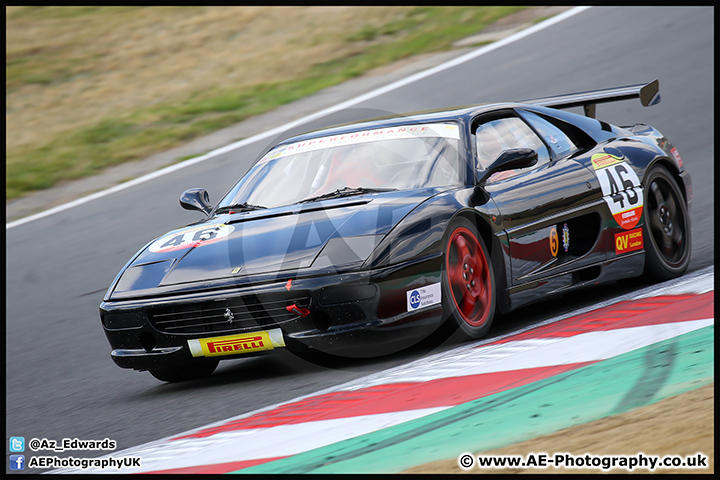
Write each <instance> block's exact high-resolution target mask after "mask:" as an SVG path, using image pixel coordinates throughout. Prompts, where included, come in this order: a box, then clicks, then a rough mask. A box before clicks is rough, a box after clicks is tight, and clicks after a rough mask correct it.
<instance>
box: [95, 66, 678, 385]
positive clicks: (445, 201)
mask: <svg viewBox="0 0 720 480" xmlns="http://www.w3.org/2000/svg"><path fill="white" fill-rule="evenodd" d="M658 88H659V87H658V81H657V80H655V81H653V82H651V83H648V84H640V85H631V86H627V87H618V88H610V89H604V90H597V91H590V92H584V93H575V94H568V95H562V96H556V97H549V98H542V99H536V100H532V101H526V102H522V103H500V104H491V105H479V106H473V107H462V108H455V109H451V110H444V111H435V112H431V113H422V114H413V115H403V116H397V117H394V118H383V119H379V120H373V121H366V122H363V123H357V124H352V125H344V126H338V127H334V128H328V129H323V130H319V131H315V132H312V133H307V134H304V135H300V136H296V137H293V138H288V139H286V140H284V141H282V142H281V143H279V144H277V145H275V146H273V147H272V148H270V149H269V150H268V151H267V152H266V153H264V154H263V155H262V156H261V158H260V159H259V160H258V161H257V162H256V163H255V165H254V166H253V167H252V168H250V170H249V171H248V172H247V173H246V174H245V175H244V176H243V177H242V178H241V179H240V180H239V181H238V182H237V183H236V184H235V186H233V187H232V189H231V190H230V191H229V192H228V193H227V194H226V195H225V196H224V197H223V198H222V199H221V200H220V202H219V203H217V204H216V205H212V204H211V203H210V200H209V195H208V193H207V192H206V191H205V190H203V189H200V188H193V189H190V190H187V191H186V192H184V193H183V194H182V196H181V197H180V204H181V205H182V206H183V207H184V208H187V209H193V210H197V211H199V212H202V214H203V215H204V216H205V218H204V219H202V220H200V221H198V222H196V223H193V224H190V225H187V226H184V227H182V228H178V229H176V230H172V231H171V232H168V233H166V234H164V235H161V236H160V237H158V238H156V239H154V240H152V241H150V242H149V243H148V244H147V245H145V246H144V247H143V248H142V249H141V250H140V251H139V252H138V253H137V254H136V255H135V256H134V257H133V258H132V259H131V260H130V261H129V262H128V263H127V264H126V265H125V266H124V267H123V269H122V270H121V272H120V273H119V274H118V275H117V277H116V278H115V280H114V281H113V283H112V285H111V286H110V288H109V289H108V291H107V294H106V295H105V298H104V301H103V302H102V304H101V305H100V316H101V320H102V325H103V328H104V330H105V333H106V335H107V338H108V340H109V341H110V345H111V346H112V348H113V350H112V353H111V356H112V359H113V360H114V361H115V363H116V364H117V365H118V366H120V367H123V368H133V369H136V370H149V371H150V373H151V374H152V375H153V376H155V377H156V378H158V379H160V380H164V381H169V382H174V381H180V380H186V379H193V378H200V377H203V376H207V375H209V374H211V373H212V372H213V371H214V369H215V368H216V366H217V365H218V361H219V360H223V359H236V358H241V357H245V356H250V355H259V354H268V353H271V352H272V351H273V350H275V349H278V348H283V347H285V348H288V349H289V350H291V351H295V352H299V353H308V352H311V353H312V352H321V354H322V355H330V356H332V355H334V356H344V357H369V356H378V355H385V354H389V353H392V352H397V351H399V350H401V349H404V348H407V347H409V346H412V345H414V344H416V343H417V342H419V341H421V340H423V339H426V338H432V336H433V335H437V332H439V331H440V330H441V327H442V329H443V331H444V329H447V328H448V325H449V326H451V327H452V328H453V329H454V330H455V331H457V330H458V329H459V330H460V332H461V333H462V334H464V335H465V336H466V337H469V338H473V339H477V338H480V337H482V336H483V335H485V334H486V333H487V332H488V329H489V328H490V326H491V324H492V322H493V319H494V317H495V315H496V314H500V315H501V314H505V313H507V312H510V311H511V310H513V309H516V308H518V307H520V306H523V305H527V304H529V303H531V302H536V301H539V300H544V299H546V298H548V297H549V296H551V295H558V294H563V293H567V292H570V291H572V290H575V289H579V288H583V287H587V286H591V285H597V284H601V283H604V282H612V281H616V280H620V279H625V278H631V277H638V276H644V277H646V278H647V279H655V280H663V279H669V278H672V277H676V276H679V275H682V274H683V272H684V271H685V270H686V269H687V266H688V262H689V259H690V205H691V201H692V188H691V182H690V176H689V175H688V172H687V170H686V169H685V168H684V166H683V161H682V159H681V157H680V155H679V153H678V151H677V150H676V149H675V148H674V147H673V145H672V144H671V143H670V141H669V140H668V139H667V138H665V137H664V136H663V135H662V134H661V133H660V132H659V131H658V130H656V129H655V128H653V127H651V126H649V125H644V124H640V123H638V124H635V125H629V126H622V127H620V126H615V125H610V124H608V123H606V122H604V121H601V120H598V119H596V118H595V111H596V105H597V104H601V103H605V102H614V101H621V100H628V99H636V98H637V99H639V100H640V102H641V104H642V105H643V106H650V105H654V104H656V103H658V102H659V101H660V96H659V94H658ZM573 107H577V109H578V110H577V111H579V109H580V107H582V110H583V112H584V115H581V114H576V113H571V112H568V111H567V109H568V108H573Z"/></svg>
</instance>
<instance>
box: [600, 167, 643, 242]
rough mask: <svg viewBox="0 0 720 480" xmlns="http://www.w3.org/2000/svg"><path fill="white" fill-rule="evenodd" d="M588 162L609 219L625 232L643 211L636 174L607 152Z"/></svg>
mask: <svg viewBox="0 0 720 480" xmlns="http://www.w3.org/2000/svg"><path fill="white" fill-rule="evenodd" d="M591 161H592V165H593V168H594V169H595V175H597V178H598V181H599V182H600V188H601V189H602V193H603V198H604V199H605V203H607V205H608V208H610V213H612V215H613V218H615V221H616V222H617V223H618V225H620V226H621V227H622V228H624V229H625V230H629V229H631V228H634V227H635V226H636V225H637V224H638V222H639V221H640V217H641V216H642V211H643V192H642V185H640V179H639V178H638V176H637V174H636V173H635V171H634V170H633V169H632V167H631V166H630V165H628V164H627V163H626V162H624V161H623V157H617V156H615V155H611V154H609V153H596V154H595V155H593V156H592V158H591Z"/></svg>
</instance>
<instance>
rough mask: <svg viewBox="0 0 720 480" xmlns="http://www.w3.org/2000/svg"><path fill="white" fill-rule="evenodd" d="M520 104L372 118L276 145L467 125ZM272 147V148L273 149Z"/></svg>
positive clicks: (489, 105)
mask: <svg viewBox="0 0 720 480" xmlns="http://www.w3.org/2000/svg"><path fill="white" fill-rule="evenodd" d="M520 105H521V104H517V103H491V104H484V105H473V106H463V107H453V108H451V109H438V110H429V111H423V112H414V113H408V114H396V115H390V116H387V117H381V118H374V119H369V120H363V121H361V122H353V123H347V124H343V125H336V126H333V127H328V128H323V129H320V130H313V131H310V132H306V133H303V134H300V135H296V136H293V137H290V138H287V139H285V140H283V141H282V142H279V143H278V144H277V145H275V146H278V145H286V144H288V143H295V142H300V141H304V140H309V139H313V138H319V137H326V136H329V135H341V134H345V133H350V132H357V131H362V130H370V129H374V128H387V127H395V126H400V125H408V124H416V123H431V122H460V123H468V122H469V121H470V120H471V119H472V118H474V117H475V116H476V115H478V114H481V113H486V112H491V111H494V110H501V109H506V108H515V107H518V106H520ZM275 146H273V148H274V147H275Z"/></svg>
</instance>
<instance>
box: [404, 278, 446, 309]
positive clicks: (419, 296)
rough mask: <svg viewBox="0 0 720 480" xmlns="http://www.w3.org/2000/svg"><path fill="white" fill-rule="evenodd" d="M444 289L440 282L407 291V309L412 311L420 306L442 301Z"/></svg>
mask: <svg viewBox="0 0 720 480" xmlns="http://www.w3.org/2000/svg"><path fill="white" fill-rule="evenodd" d="M441 295H442V289H441V288H440V284H439V283H433V284H432V285H427V286H425V287H420V288H416V289H415V290H410V291H409V292H407V311H408V312H412V311H413V310H417V309H419V308H423V307H427V306H428V305H435V304H437V303H440V300H441Z"/></svg>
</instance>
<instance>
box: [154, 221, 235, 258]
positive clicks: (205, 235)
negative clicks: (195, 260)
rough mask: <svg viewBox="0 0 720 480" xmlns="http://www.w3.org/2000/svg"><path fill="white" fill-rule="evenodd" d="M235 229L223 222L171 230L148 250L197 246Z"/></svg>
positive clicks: (158, 250)
mask: <svg viewBox="0 0 720 480" xmlns="http://www.w3.org/2000/svg"><path fill="white" fill-rule="evenodd" d="M233 230H235V227H233V226H232V225H225V224H224V223H221V224H218V225H203V226H201V227H194V228H188V229H187V230H180V231H176V232H171V233H169V234H167V235H164V236H162V237H161V238H158V239H157V240H155V241H154V242H153V243H152V244H150V246H149V247H148V250H150V251H151V252H153V253H164V252H172V251H175V250H182V249H185V248H190V247H199V246H201V245H207V244H208V243H214V242H217V241H218V240H222V239H223V238H225V237H227V236H228V235H230V234H231V233H232V231H233Z"/></svg>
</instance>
